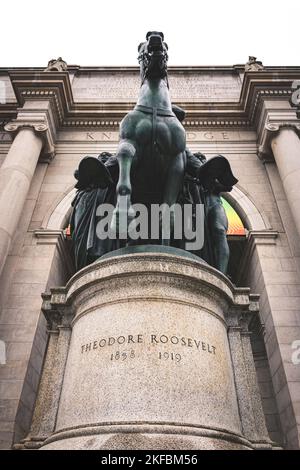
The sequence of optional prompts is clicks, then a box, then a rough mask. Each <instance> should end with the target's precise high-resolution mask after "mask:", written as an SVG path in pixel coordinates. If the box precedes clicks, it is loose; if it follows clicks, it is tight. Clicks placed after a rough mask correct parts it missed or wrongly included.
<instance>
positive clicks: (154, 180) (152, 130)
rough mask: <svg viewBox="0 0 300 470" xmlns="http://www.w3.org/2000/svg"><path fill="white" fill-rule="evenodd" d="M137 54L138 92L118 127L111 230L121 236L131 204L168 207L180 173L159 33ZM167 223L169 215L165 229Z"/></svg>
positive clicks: (181, 156) (182, 142)
mask: <svg viewBox="0 0 300 470" xmlns="http://www.w3.org/2000/svg"><path fill="white" fill-rule="evenodd" d="M138 52H139V56H138V61H139V64H140V76H141V88H140V93H139V97H138V101H137V104H136V106H135V108H134V110H133V111H131V112H130V113H128V114H127V115H126V116H125V118H124V119H123V120H122V122H121V124H120V142H119V146H118V149H117V153H116V157H117V159H118V162H119V181H118V184H117V189H116V191H117V204H116V208H115V210H114V213H113V218H112V228H113V229H115V230H117V231H119V233H122V232H123V233H124V231H125V232H126V231H127V229H128V224H129V223H130V222H131V221H132V220H133V219H134V211H133V209H132V203H133V202H134V203H143V204H145V205H147V204H151V203H152V204H153V203H156V204H166V205H168V207H172V206H173V204H175V203H176V201H177V199H178V195H179V192H180V190H181V188H182V184H183V178H184V169H185V147H186V137H185V130H184V128H183V126H182V124H181V123H180V121H179V120H178V119H177V118H176V116H175V114H174V113H173V111H172V104H171V99H170V94H169V84H168V75H167V62H168V46H167V44H166V43H165V42H164V35H163V33H161V32H157V31H150V32H148V33H147V35H146V41H145V42H143V43H141V44H140V45H139V47H138ZM122 200H123V203H121V201H122ZM124 201H125V203H124ZM121 216H123V217H124V216H125V217H126V218H125V219H122V220H126V219H127V222H126V226H125V227H124V224H123V226H121V224H120V221H121ZM173 216H174V215H173ZM173 223H174V220H173V217H172V213H171V221H170V224H171V226H172V224H173ZM164 243H165V244H169V242H168V241H164Z"/></svg>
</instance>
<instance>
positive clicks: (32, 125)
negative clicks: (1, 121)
mask: <svg viewBox="0 0 300 470" xmlns="http://www.w3.org/2000/svg"><path fill="white" fill-rule="evenodd" d="M22 129H32V130H33V132H34V133H35V134H36V135H37V136H39V137H40V138H41V139H42V141H43V148H42V152H41V155H40V158H39V161H40V162H42V163H45V162H46V163H50V161H51V160H53V158H54V156H55V143H54V142H55V141H54V136H53V133H52V132H51V129H50V127H49V125H48V124H47V122H45V120H43V119H41V117H37V118H35V119H24V118H20V119H19V118H17V119H14V120H13V121H10V122H9V123H8V124H6V125H5V126H4V130H5V131H6V132H9V133H10V134H12V136H13V137H15V136H16V135H17V134H18V132H20V131H21V130H22Z"/></svg>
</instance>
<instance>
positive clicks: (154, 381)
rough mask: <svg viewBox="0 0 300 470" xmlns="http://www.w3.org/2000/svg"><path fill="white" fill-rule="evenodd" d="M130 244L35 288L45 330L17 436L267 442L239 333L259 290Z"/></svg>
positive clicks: (212, 444) (89, 443) (204, 445)
mask: <svg viewBox="0 0 300 470" xmlns="http://www.w3.org/2000/svg"><path fill="white" fill-rule="evenodd" d="M132 248H133V250H132V251H133V252H132V253H130V254H125V255H124V254H123V255H120V254H119V256H112V255H113V253H111V254H110V256H109V257H106V258H104V259H100V260H98V261H97V262H95V263H94V264H92V265H90V266H88V267H86V268H84V269H82V270H81V271H79V272H78V273H76V274H75V275H74V276H73V277H72V279H71V280H70V281H69V282H68V284H67V285H66V287H63V288H57V289H52V291H51V294H49V295H45V296H44V306H43V311H44V314H45V316H46V318H47V320H48V326H49V334H50V338H49V344H48V350H47V354H46V358H45V364H44V369H43V373H42V378H41V382H40V388H39V394H38V398H37V402H36V407H35V412H34V417H33V421H32V426H31V432H30V435H29V436H28V438H27V439H26V440H25V441H24V444H23V445H24V446H25V447H27V448H32V447H38V446H41V449H178V450H181V449H253V448H263V449H269V448H271V447H272V443H271V441H270V440H269V438H268V433H267V430H266V426H265V419H264V414H263V410H262V405H261V400H260V395H259V390H258V386H257V382H256V373H255V368H254V362H253V357H252V352H251V345H250V338H249V333H248V326H249V323H250V321H251V318H252V316H253V315H255V314H256V313H257V306H258V304H257V296H252V295H250V293H249V289H248V288H236V287H234V286H233V284H231V282H230V281H229V280H228V279H227V278H226V277H225V276H224V275H223V274H221V273H220V272H219V271H217V270H216V269H214V268H212V267H210V266H209V265H207V264H206V263H204V262H203V261H201V260H200V259H199V260H196V259H193V258H191V257H184V256H181V253H180V251H181V250H176V249H171V251H168V253H164V252H153V251H152V252H151V251H148V252H141V251H140V250H141V247H136V252H134V251H135V250H134V247H132ZM152 250H154V251H155V248H153V249H152ZM171 252H172V253H171ZM37 443H39V444H37Z"/></svg>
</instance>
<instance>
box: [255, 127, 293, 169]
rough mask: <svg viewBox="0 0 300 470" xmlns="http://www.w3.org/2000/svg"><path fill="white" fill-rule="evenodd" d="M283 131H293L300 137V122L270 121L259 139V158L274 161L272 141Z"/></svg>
mask: <svg viewBox="0 0 300 470" xmlns="http://www.w3.org/2000/svg"><path fill="white" fill-rule="evenodd" d="M281 129H293V130H294V131H295V133H296V134H297V135H298V136H299V137H300V121H298V120H286V121H272V120H270V121H268V122H267V123H265V125H264V127H263V129H262V131H261V133H260V136H259V138H258V157H259V158H260V159H261V160H263V161H269V160H273V153H272V149H271V141H272V139H273V138H274V137H275V136H276V135H278V133H279V132H280V130H281Z"/></svg>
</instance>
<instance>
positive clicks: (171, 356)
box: [81, 333, 216, 364]
mask: <svg viewBox="0 0 300 470" xmlns="http://www.w3.org/2000/svg"><path fill="white" fill-rule="evenodd" d="M139 344H150V345H152V346H154V349H153V351H155V352H156V354H157V357H158V359H159V360H160V361H162V362H165V361H167V362H172V363H174V364H179V363H181V361H182V359H183V354H184V351H185V350H188V349H191V350H194V351H195V352H200V353H204V354H209V355H211V356H215V355H216V347H215V346H213V345H212V344H211V343H209V342H207V341H205V340H204V339H199V338H197V339H195V338H188V337H185V336H180V335H166V334H157V333H156V334H151V335H144V334H136V335H120V336H108V337H104V338H100V339H97V340H94V341H90V342H88V343H85V344H82V345H81V354H90V353H92V352H93V351H101V350H104V351H107V350H108V351H109V358H110V360H111V361H114V362H120V363H122V362H124V361H126V362H128V361H130V360H133V359H135V358H136V357H138V352H137V351H138V349H137V346H138V345H139ZM160 345H166V346H170V347H171V349H170V351H166V350H165V349H164V350H163V351H161V350H159V351H157V350H156V346H157V347H159V346H160ZM178 348H181V350H180V352H179V351H178Z"/></svg>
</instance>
